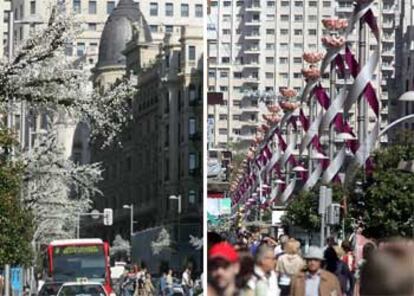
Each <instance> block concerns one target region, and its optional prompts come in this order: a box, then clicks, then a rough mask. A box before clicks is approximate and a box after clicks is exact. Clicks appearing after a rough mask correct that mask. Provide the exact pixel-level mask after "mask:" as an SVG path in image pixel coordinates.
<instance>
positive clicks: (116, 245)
mask: <svg viewBox="0 0 414 296" xmlns="http://www.w3.org/2000/svg"><path fill="white" fill-rule="evenodd" d="M117 254H121V255H122V254H125V255H127V256H130V254H131V244H130V243H129V241H127V240H125V239H123V238H122V236H121V235H119V234H117V235H116V236H115V239H114V241H113V242H112V246H111V256H114V255H115V256H116V255H117Z"/></svg>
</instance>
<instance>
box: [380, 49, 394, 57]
mask: <svg viewBox="0 0 414 296" xmlns="http://www.w3.org/2000/svg"><path fill="white" fill-rule="evenodd" d="M381 55H382V56H386V57H394V55H395V52H394V50H393V49H383V51H382V53H381Z"/></svg>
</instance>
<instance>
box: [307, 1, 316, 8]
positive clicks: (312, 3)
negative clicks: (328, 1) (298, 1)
mask: <svg viewBox="0 0 414 296" xmlns="http://www.w3.org/2000/svg"><path fill="white" fill-rule="evenodd" d="M316 6H317V2H316V1H309V7H316Z"/></svg>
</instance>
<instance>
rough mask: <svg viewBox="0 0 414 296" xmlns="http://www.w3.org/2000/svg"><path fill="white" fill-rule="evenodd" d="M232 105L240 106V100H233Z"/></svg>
mask: <svg viewBox="0 0 414 296" xmlns="http://www.w3.org/2000/svg"><path fill="white" fill-rule="evenodd" d="M233 106H234V107H240V106H241V102H240V100H233Z"/></svg>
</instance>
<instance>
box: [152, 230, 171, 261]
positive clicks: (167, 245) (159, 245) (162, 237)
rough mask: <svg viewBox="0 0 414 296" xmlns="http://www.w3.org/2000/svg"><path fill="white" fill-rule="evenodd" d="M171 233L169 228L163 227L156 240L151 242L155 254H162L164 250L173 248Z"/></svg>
mask: <svg viewBox="0 0 414 296" xmlns="http://www.w3.org/2000/svg"><path fill="white" fill-rule="evenodd" d="M171 244H172V242H171V239H170V234H169V233H168V231H167V229H165V228H162V229H161V231H160V233H159V234H158V237H157V239H156V240H155V241H153V242H151V249H152V253H153V254H154V255H158V254H160V253H161V252H162V251H166V250H170V249H171Z"/></svg>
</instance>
